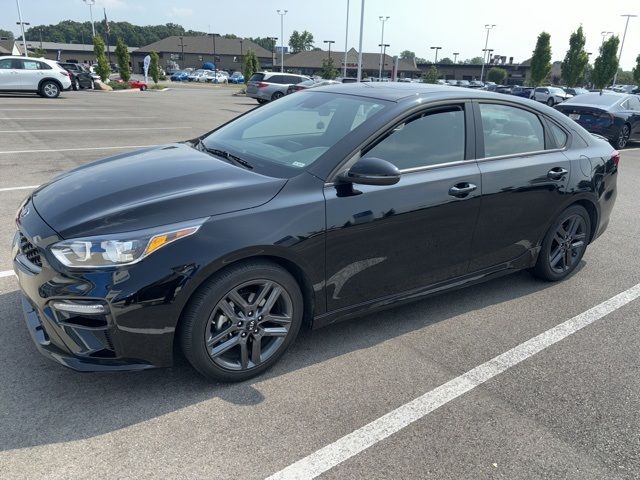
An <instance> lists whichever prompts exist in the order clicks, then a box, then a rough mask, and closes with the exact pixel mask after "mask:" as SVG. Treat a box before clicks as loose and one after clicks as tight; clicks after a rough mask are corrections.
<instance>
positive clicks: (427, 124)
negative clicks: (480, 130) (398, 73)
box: [366, 107, 465, 170]
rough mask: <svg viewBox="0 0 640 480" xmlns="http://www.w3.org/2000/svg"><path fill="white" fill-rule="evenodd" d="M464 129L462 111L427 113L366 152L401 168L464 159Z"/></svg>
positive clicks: (403, 125) (394, 130)
mask: <svg viewBox="0 0 640 480" xmlns="http://www.w3.org/2000/svg"><path fill="white" fill-rule="evenodd" d="M464 145H465V129H464V111H463V110H462V108H457V107H455V108H452V109H450V110H445V111H439V112H433V113H427V114H425V115H423V116H421V117H419V118H415V119H413V120H410V121H408V122H406V123H403V124H402V125H399V126H397V127H396V128H394V129H393V131H392V132H391V133H390V134H389V135H388V136H387V137H386V138H384V139H383V140H382V141H381V142H379V143H378V144H377V145H375V146H374V147H373V148H371V149H370V150H369V151H368V152H366V156H367V157H376V158H382V159H384V160H387V161H389V162H391V163H393V164H394V165H395V166H396V167H398V168H399V169H401V170H403V169H407V168H415V167H425V166H429V165H437V164H440V163H449V162H456V161H459V160H464Z"/></svg>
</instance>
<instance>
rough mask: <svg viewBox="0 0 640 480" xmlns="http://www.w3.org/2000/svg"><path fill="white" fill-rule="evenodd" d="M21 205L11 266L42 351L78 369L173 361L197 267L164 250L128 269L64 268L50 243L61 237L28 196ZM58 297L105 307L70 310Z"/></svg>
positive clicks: (129, 367)
mask: <svg viewBox="0 0 640 480" xmlns="http://www.w3.org/2000/svg"><path fill="white" fill-rule="evenodd" d="M24 210H27V211H29V212H30V213H29V214H28V215H26V216H25V217H24V218H22V219H19V222H18V228H19V232H18V233H16V238H15V239H14V246H13V249H12V258H13V267H14V271H15V273H16V276H17V277H18V282H19V284H20V289H21V290H22V293H23V301H22V307H23V313H24V317H25V321H26V324H27V327H28V329H29V332H30V334H31V337H32V338H33V340H34V342H35V344H36V346H37V347H38V349H39V350H40V352H42V353H43V354H44V355H45V356H47V357H49V358H51V359H52V360H55V361H57V362H59V363H61V364H63V365H65V366H67V367H69V368H72V369H74V370H80V371H105V370H140V369H145V368H151V367H166V366H171V365H172V363H173V339H174V333H175V327H176V325H177V321H178V319H179V316H180V312H181V310H182V308H183V306H184V304H185V301H186V300H185V298H186V292H185V290H186V289H185V287H186V285H187V282H188V280H189V279H190V278H192V276H193V274H194V272H195V271H196V268H195V267H194V266H193V264H192V265H185V263H181V264H180V265H179V266H176V265H175V263H173V261H174V260H175V261H181V260H183V259H182V258H175V257H176V255H173V258H172V257H171V254H170V252H168V251H167V252H158V255H157V258H149V259H147V260H151V261H143V262H140V263H138V264H135V265H132V266H130V267H128V268H118V269H109V270H107V269H104V270H99V269H98V270H92V271H67V270H65V269H64V267H62V266H60V265H58V264H56V260H55V258H52V257H51V255H50V254H49V253H48V248H47V247H48V246H49V245H51V244H52V243H55V242H57V241H59V240H60V237H59V236H58V235H57V234H56V233H55V232H54V231H53V230H51V228H50V227H49V226H48V225H47V224H46V223H45V222H44V221H43V220H42V219H41V218H40V216H39V215H38V213H37V212H36V211H35V209H34V207H33V204H32V203H31V202H29V203H27V205H26V207H25V209H24ZM20 235H22V237H20ZM21 239H22V241H25V240H26V241H28V244H29V245H30V246H31V247H35V250H36V251H37V252H38V253H39V257H36V259H35V260H34V257H33V252H34V250H33V249H31V250H30V251H29V258H27V256H26V255H25V253H24V249H23V247H22V246H21ZM166 250H168V249H166ZM163 254H164V255H163ZM167 255H169V258H167ZM163 257H164V258H163ZM38 264H40V265H38ZM57 302H64V303H76V304H87V303H88V304H100V305H102V306H103V307H104V311H103V312H101V313H98V314H96V313H69V312H68V311H63V310H61V309H60V307H59V305H58V304H57Z"/></svg>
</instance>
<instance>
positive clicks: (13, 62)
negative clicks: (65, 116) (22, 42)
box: [0, 57, 71, 98]
mask: <svg viewBox="0 0 640 480" xmlns="http://www.w3.org/2000/svg"><path fill="white" fill-rule="evenodd" d="M69 87H71V77H70V75H69V72H67V71H66V70H65V69H64V68H62V67H61V66H60V65H58V64H57V63H56V62H54V61H52V60H46V59H44V58H28V57H0V92H36V93H38V94H39V95H41V96H43V97H46V98H56V97H57V96H58V95H60V92H61V91H62V90H67V89H69Z"/></svg>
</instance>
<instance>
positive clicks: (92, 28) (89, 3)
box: [84, 0, 96, 37]
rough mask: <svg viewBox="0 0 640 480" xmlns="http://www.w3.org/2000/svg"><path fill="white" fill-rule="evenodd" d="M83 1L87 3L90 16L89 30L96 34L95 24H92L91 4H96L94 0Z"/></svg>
mask: <svg viewBox="0 0 640 480" xmlns="http://www.w3.org/2000/svg"><path fill="white" fill-rule="evenodd" d="M84 3H86V4H87V5H89V16H90V17H91V31H92V32H93V36H94V37H95V36H96V26H95V25H94V24H93V6H94V5H95V4H96V0H84Z"/></svg>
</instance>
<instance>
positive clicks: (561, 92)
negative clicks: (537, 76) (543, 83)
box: [549, 87, 565, 95]
mask: <svg viewBox="0 0 640 480" xmlns="http://www.w3.org/2000/svg"><path fill="white" fill-rule="evenodd" d="M549 93H555V94H560V95H562V94H564V93H565V92H564V90H562V89H561V88H558V87H552V88H549Z"/></svg>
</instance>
